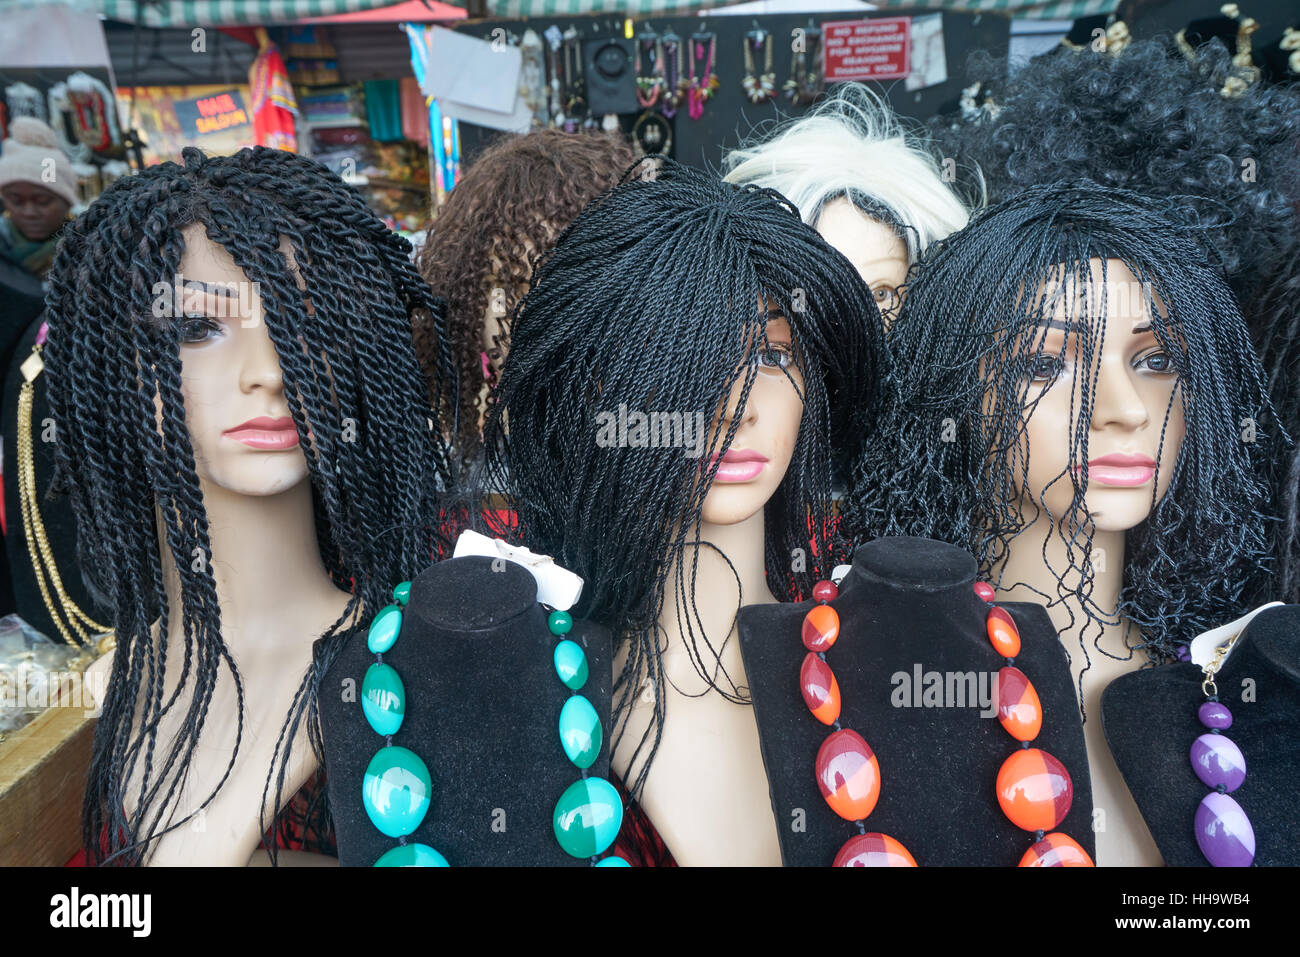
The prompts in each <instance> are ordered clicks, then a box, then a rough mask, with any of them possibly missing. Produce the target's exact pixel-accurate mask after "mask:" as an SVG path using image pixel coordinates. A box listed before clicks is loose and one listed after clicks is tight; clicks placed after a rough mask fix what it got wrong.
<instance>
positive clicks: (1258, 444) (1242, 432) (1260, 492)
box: [846, 182, 1270, 661]
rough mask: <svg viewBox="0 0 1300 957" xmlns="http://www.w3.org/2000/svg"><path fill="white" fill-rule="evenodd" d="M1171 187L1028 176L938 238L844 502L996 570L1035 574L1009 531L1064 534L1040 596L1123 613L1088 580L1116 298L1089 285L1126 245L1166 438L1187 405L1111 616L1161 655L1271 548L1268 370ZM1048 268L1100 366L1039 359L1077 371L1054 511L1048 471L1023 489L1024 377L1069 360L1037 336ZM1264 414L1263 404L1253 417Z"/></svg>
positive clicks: (854, 525) (1128, 550) (1022, 540)
mask: <svg viewBox="0 0 1300 957" xmlns="http://www.w3.org/2000/svg"><path fill="white" fill-rule="evenodd" d="M1165 205H1166V204H1164V203H1160V202H1157V201H1154V200H1150V199H1146V198H1144V197H1141V196H1139V195H1137V194H1135V193H1132V192H1128V191H1124V190H1115V189H1109V188H1106V187H1102V186H1098V185H1097V184H1094V183H1087V182H1084V183H1079V184H1059V185H1054V186H1038V187H1031V188H1029V189H1026V190H1024V191H1022V192H1020V193H1018V194H1017V195H1015V196H1014V197H1013V198H1011V199H1008V200H1004V201H1003V202H1002V203H1001V204H1000V205H998V206H997V207H994V208H991V209H989V210H987V211H985V212H983V213H981V214H979V215H978V216H977V218H976V219H975V221H974V222H973V223H972V224H971V225H970V226H968V227H967V228H966V229H964V230H962V231H961V232H959V233H956V234H954V235H953V236H950V237H949V238H948V239H946V240H944V241H943V242H942V243H940V244H939V245H938V246H936V247H934V248H933V249H932V250H931V251H930V252H929V253H927V255H926V257H925V258H924V259H923V260H922V262H921V265H920V269H919V271H918V275H917V276H916V278H915V280H914V281H913V283H912V284H911V286H910V287H909V289H908V298H907V300H906V303H907V305H906V309H905V310H904V314H903V317H902V319H901V320H900V321H899V322H898V323H896V324H895V325H894V327H893V329H892V330H891V332H890V345H891V353H892V357H893V368H894V370H895V376H894V384H895V386H896V388H895V389H892V390H890V392H889V396H888V402H887V406H886V409H885V411H884V412H883V413H882V415H881V416H880V418H879V420H878V426H877V429H876V433H875V435H874V436H873V438H872V439H871V441H869V442H868V443H867V445H866V446H865V449H864V454H863V455H862V457H861V459H860V461H859V462H858V467H857V469H856V474H855V481H854V484H853V487H852V489H851V491H850V495H849V497H848V502H847V507H846V523H847V525H848V527H849V528H850V529H852V531H853V532H854V534H856V535H857V536H859V537H860V538H869V537H873V536H876V535H918V536H923V537H928V538H935V539H939V540H941V541H946V542H950V543H952V544H955V545H959V546H961V547H963V548H965V549H967V550H969V551H970V552H971V553H972V554H973V555H974V556H975V557H976V559H977V560H978V562H979V565H980V570H981V573H982V574H983V575H985V576H986V577H988V578H989V580H991V581H993V582H994V583H995V584H996V585H997V586H998V587H1000V588H1003V589H1010V588H1012V587H1014V586H1016V585H1018V584H1024V585H1027V586H1028V587H1031V588H1032V585H1030V583H1020V582H1015V581H1005V580H1000V570H1001V567H1002V565H1003V563H1004V561H1005V560H1006V558H1007V557H1008V555H1009V553H1010V551H1011V550H1012V549H1013V548H1014V549H1032V550H1043V551H1044V554H1046V550H1047V549H1048V547H1049V545H1052V544H1055V545H1057V546H1061V547H1062V550H1063V551H1064V553H1065V555H1066V556H1067V560H1068V562H1069V566H1070V567H1069V568H1052V572H1053V576H1054V577H1056V578H1057V580H1058V587H1057V594H1054V595H1043V596H1042V597H1043V598H1044V599H1045V600H1046V601H1048V602H1049V603H1055V602H1057V601H1062V600H1065V599H1067V598H1068V599H1073V600H1072V601H1071V602H1070V603H1069V605H1067V607H1071V606H1073V607H1078V608H1081V609H1082V611H1083V613H1084V614H1085V615H1086V616H1087V617H1088V618H1089V619H1090V621H1089V622H1083V623H1081V624H1083V626H1084V627H1083V629H1082V631H1081V633H1080V634H1081V636H1082V634H1083V633H1084V632H1088V633H1092V632H1094V631H1095V633H1096V634H1097V636H1098V637H1099V636H1100V634H1101V627H1100V626H1101V625H1104V624H1117V623H1118V621H1117V619H1116V617H1115V615H1116V610H1115V609H1103V608H1099V607H1097V605H1096V603H1095V602H1093V601H1092V598H1091V595H1092V590H1093V581H1094V571H1095V569H1093V568H1092V564H1091V563H1092V562H1093V561H1094V557H1093V551H1092V540H1093V535H1094V533H1095V525H1094V523H1093V519H1092V517H1091V515H1090V514H1089V513H1088V510H1087V508H1086V507H1085V501H1084V493H1085V491H1086V489H1087V484H1088V480H1087V463H1088V460H1089V456H1088V442H1089V434H1090V431H1091V429H1092V413H1093V408H1094V402H1095V400H1096V387H1097V382H1098V379H1097V376H1098V375H1099V371H1098V370H1099V366H1098V364H1097V363H1095V361H1094V359H1095V357H1096V356H1098V355H1099V353H1100V350H1101V346H1102V340H1101V334H1102V332H1103V330H1104V329H1105V322H1106V309H1107V302H1106V297H1105V296H1102V297H1100V301H1098V299H1097V297H1094V296H1090V294H1089V293H1088V292H1087V289H1088V287H1089V282H1088V279H1089V277H1090V275H1091V269H1092V261H1093V260H1098V259H1099V260H1102V261H1103V262H1105V261H1106V260H1110V259H1116V260H1119V261H1120V262H1122V263H1123V264H1124V265H1125V266H1126V267H1127V268H1128V269H1129V270H1130V271H1131V272H1132V274H1133V276H1134V277H1136V279H1137V280H1138V282H1139V283H1140V284H1142V291H1141V296H1142V298H1143V300H1144V301H1145V305H1144V306H1143V309H1144V310H1145V312H1146V313H1147V314H1148V315H1149V316H1150V320H1151V326H1152V330H1153V333H1154V335H1155V337H1156V340H1157V341H1158V343H1159V346H1160V349H1161V350H1162V351H1163V352H1164V353H1165V354H1166V355H1167V356H1168V357H1169V359H1170V361H1171V363H1172V370H1173V372H1174V373H1176V376H1177V379H1176V384H1175V387H1174V390H1173V393H1172V396H1171V398H1170V400H1169V407H1168V408H1167V409H1166V410H1165V413H1164V418H1163V421H1162V420H1161V419H1160V418H1159V416H1158V414H1152V426H1153V427H1155V428H1158V429H1159V430H1160V431H1159V442H1160V447H1161V448H1163V447H1164V444H1165V440H1166V434H1167V432H1166V430H1167V428H1168V425H1169V421H1170V419H1169V415H1170V412H1171V411H1172V410H1173V407H1174V403H1175V402H1178V403H1181V405H1182V412H1183V420H1184V424H1185V425H1184V435H1185V437H1184V438H1183V440H1182V443H1181V446H1180V449H1179V452H1178V456H1177V459H1176V461H1175V464H1174V465H1173V472H1172V476H1171V478H1170V482H1169V485H1168V489H1167V491H1166V493H1165V494H1164V496H1163V497H1162V498H1160V499H1159V501H1156V500H1155V498H1156V482H1154V481H1153V482H1152V492H1151V494H1152V502H1151V506H1152V508H1151V512H1150V514H1149V517H1148V518H1147V519H1146V521H1144V522H1143V523H1142V524H1140V525H1139V526H1137V527H1136V528H1133V529H1130V530H1129V531H1128V532H1127V534H1126V536H1125V556H1124V568H1123V583H1122V589H1121V593H1120V600H1119V607H1118V616H1119V619H1121V620H1122V619H1128V620H1129V621H1131V622H1132V623H1133V624H1135V625H1137V626H1138V627H1139V628H1140V629H1141V632H1142V640H1141V642H1140V643H1137V644H1132V645H1131V647H1133V648H1137V647H1141V648H1142V649H1143V650H1144V651H1145V653H1146V655H1147V656H1148V658H1149V659H1150V660H1152V661H1164V660H1168V659H1170V658H1171V657H1172V656H1173V655H1174V653H1175V646H1176V645H1177V644H1179V643H1182V642H1185V641H1186V640H1187V639H1188V638H1189V637H1190V636H1191V635H1194V634H1196V633H1197V632H1198V631H1200V630H1202V629H1204V628H1207V627H1210V626H1213V625H1218V624H1222V623H1223V621H1224V620H1226V619H1227V618H1229V617H1232V616H1235V615H1237V614H1240V613H1241V612H1242V610H1243V589H1244V583H1245V581H1246V579H1247V577H1248V575H1249V573H1250V572H1251V571H1253V569H1254V567H1255V566H1256V564H1257V563H1261V562H1264V561H1265V559H1266V555H1267V545H1266V542H1267V539H1266V533H1267V529H1266V518H1265V514H1264V510H1265V509H1266V507H1267V489H1266V486H1265V484H1264V482H1263V481H1262V479H1261V477H1260V476H1261V472H1260V470H1259V459H1260V458H1261V457H1262V456H1265V455H1267V450H1266V449H1265V448H1263V447H1264V446H1265V445H1266V444H1267V442H1268V439H1267V435H1268V429H1267V427H1266V426H1264V425H1262V423H1267V422H1268V421H1269V419H1268V416H1269V413H1270V410H1269V403H1268V398H1267V395H1266V392H1265V384H1264V378H1263V373H1262V370H1261V368H1260V364H1259V360H1258V359H1257V358H1256V356H1255V353H1254V351H1253V350H1252V349H1251V346H1250V340H1249V337H1248V335H1247V332H1246V329H1245V326H1244V324H1243V322H1242V319H1241V315H1240V313H1239V311H1238V310H1237V307H1236V304H1235V302H1234V300H1233V297H1232V294H1231V292H1230V290H1229V289H1228V288H1227V286H1226V285H1225V284H1224V282H1223V280H1222V278H1221V277H1220V275H1219V273H1218V271H1217V268H1216V267H1215V265H1214V263H1213V260H1212V257H1211V256H1210V255H1209V254H1208V251H1207V250H1206V248H1205V247H1204V245H1203V244H1201V243H1200V242H1199V241H1198V240H1197V238H1196V237H1197V234H1198V233H1199V232H1200V230H1193V229H1190V228H1188V227H1187V226H1186V225H1185V224H1183V223H1176V222H1174V221H1173V220H1171V219H1170V218H1169V217H1167V216H1166V215H1165V214H1164V212H1163V211H1162V207H1163V206H1165ZM1053 285H1055V287H1056V288H1062V287H1067V285H1068V286H1070V287H1072V288H1074V289H1077V290H1081V292H1079V293H1078V294H1077V295H1072V296H1071V297H1070V298H1069V299H1068V300H1067V303H1066V305H1067V307H1068V309H1069V311H1070V314H1071V315H1072V316H1073V328H1074V330H1075V331H1074V333H1073V334H1072V338H1073V339H1074V341H1075V342H1077V345H1073V346H1069V345H1067V346H1062V347H1061V348H1078V349H1079V350H1080V351H1079V354H1078V356H1076V357H1075V360H1074V365H1075V366H1076V367H1078V368H1080V369H1084V370H1090V371H1089V372H1088V373H1087V374H1086V375H1083V376H1078V375H1076V376H1072V377H1071V383H1070V384H1069V385H1058V384H1057V380H1056V379H1055V377H1050V376H1049V377H1046V378H1047V379H1048V385H1047V386H1046V387H1045V388H1044V390H1043V393H1042V394H1044V395H1045V394H1046V392H1047V391H1048V390H1050V389H1052V388H1068V389H1069V390H1070V392H1069V396H1068V398H1069V410H1070V415H1071V416H1072V420H1073V422H1074V423H1075V424H1074V427H1073V431H1072V434H1069V435H1063V436H1062V437H1061V441H1062V442H1063V443H1068V448H1069V460H1070V463H1071V467H1070V468H1069V469H1068V470H1066V471H1065V472H1063V473H1062V474H1061V475H1058V476H1057V477H1056V478H1055V479H1054V480H1053V481H1052V483H1051V484H1052V485H1055V484H1057V483H1061V482H1068V483H1070V484H1069V485H1067V486H1065V488H1071V487H1072V488H1073V497H1072V502H1071V505H1070V506H1069V509H1070V511H1069V514H1063V515H1056V514H1052V511H1051V509H1050V508H1049V507H1048V504H1047V502H1046V497H1047V495H1046V490H1044V491H1043V492H1042V493H1040V494H1038V495H1036V496H1035V495H1029V496H1026V495H1025V494H1024V492H1025V490H1026V488H1027V486H1028V481H1029V464H1030V463H1029V457H1030V456H1032V455H1033V454H1034V450H1033V449H1030V448H1028V441H1027V435H1026V431H1027V422H1028V419H1029V418H1030V416H1031V415H1032V413H1033V410H1034V408H1035V406H1036V405H1037V402H1038V401H1040V399H1041V395H1039V396H1037V397H1031V386H1032V385H1033V383H1032V381H1031V380H1032V379H1034V378H1035V377H1036V375H1037V372H1036V370H1037V369H1039V368H1040V365H1041V363H1042V361H1043V360H1044V359H1046V361H1047V362H1048V363H1049V364H1052V365H1054V364H1055V363H1057V362H1059V361H1061V356H1058V355H1057V354H1054V353H1053V354H1049V353H1046V352H1044V349H1045V348H1046V347H1045V344H1044V343H1045V336H1046V330H1047V326H1046V319H1047V318H1049V317H1050V315H1051V314H1052V310H1053V309H1055V308H1057V307H1058V306H1059V303H1053V302H1052V301H1051V300H1050V297H1046V296H1045V295H1042V294H1041V292H1042V290H1044V289H1047V288H1051V287H1052V286H1053ZM1068 341H1069V340H1067V342H1068ZM1061 355H1063V353H1062V354H1061ZM1072 355H1074V354H1073V353H1072ZM1079 356H1081V358H1080V357H1079ZM1248 419H1249V420H1250V422H1245V420H1248ZM1253 423H1261V426H1260V427H1259V428H1258V430H1257V431H1256V430H1254V429H1251V428H1249V427H1250V426H1251V425H1252V424H1253ZM1243 425H1245V426H1247V428H1243ZM1076 469H1077V471H1076ZM1026 499H1034V500H1033V501H1028V502H1027V501H1026ZM1040 518H1046V519H1047V520H1048V521H1047V522H1046V527H1047V528H1048V531H1047V540H1046V541H1044V540H1040V539H1039V536H1038V535H1037V534H1035V535H1033V536H1027V535H1025V534H1024V532H1025V530H1026V529H1027V528H1029V527H1030V526H1031V525H1033V524H1034V523H1035V521H1036V520H1038V519H1040ZM1071 614H1073V611H1072V612H1071ZM1094 625H1095V626H1097V627H1095V628H1093V627H1092V626H1094ZM1081 644H1083V639H1082V637H1081ZM1067 651H1068V650H1067ZM1083 651H1084V654H1085V655H1087V648H1086V646H1085V647H1084V648H1083ZM1085 660H1088V661H1090V660H1091V659H1085Z"/></svg>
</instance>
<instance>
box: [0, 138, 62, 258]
mask: <svg viewBox="0 0 1300 957" xmlns="http://www.w3.org/2000/svg"><path fill="white" fill-rule="evenodd" d="M0 149H2V151H0V200H3V201H4V217H3V218H2V219H0V259H4V260H5V261H6V262H8V263H13V264H16V265H17V266H19V267H20V268H21V269H23V271H25V272H28V273H30V274H31V275H33V276H35V277H37V278H38V279H39V278H41V277H43V276H44V275H45V271H46V270H47V269H49V268H50V263H51V262H52V261H53V259H54V247H55V246H56V245H57V244H58V240H59V232H60V230H61V229H62V228H63V224H64V223H66V222H67V221H68V219H69V214H70V213H71V211H72V207H73V205H74V204H75V203H76V201H77V177H76V174H75V173H74V172H73V171H72V163H71V162H70V161H69V160H68V157H67V156H66V155H65V154H64V152H63V151H62V150H61V149H59V144H58V140H57V139H56V138H55V135H54V131H53V130H52V129H50V128H49V127H48V126H47V125H46V124H44V123H42V122H41V121H40V120H38V119H34V118H33V117H30V116H20V117H18V118H17V119H16V120H14V122H13V125H12V126H11V127H10V136H9V138H8V139H7V140H5V141H4V145H3V147H2V148H0Z"/></svg>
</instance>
